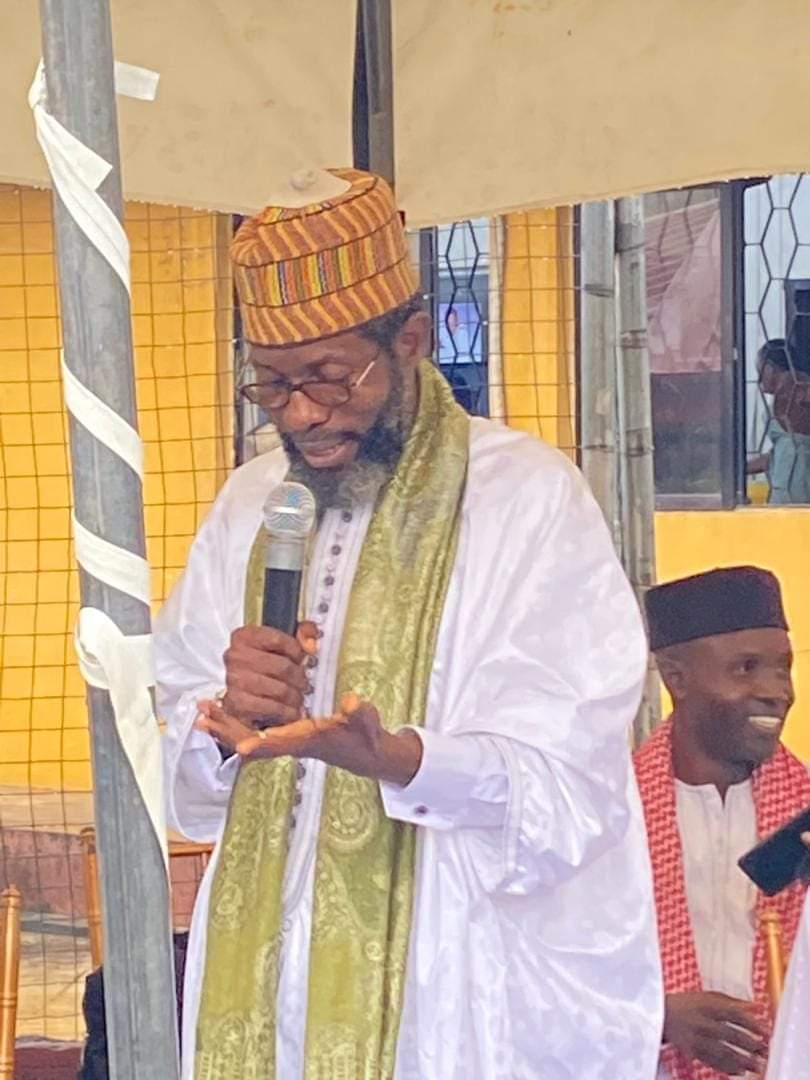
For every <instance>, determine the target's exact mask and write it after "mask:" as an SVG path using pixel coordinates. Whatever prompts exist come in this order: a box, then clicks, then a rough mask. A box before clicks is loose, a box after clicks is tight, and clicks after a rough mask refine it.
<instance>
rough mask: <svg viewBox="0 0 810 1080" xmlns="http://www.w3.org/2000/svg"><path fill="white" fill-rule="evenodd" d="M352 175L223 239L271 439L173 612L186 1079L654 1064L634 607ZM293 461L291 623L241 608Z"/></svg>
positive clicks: (388, 207)
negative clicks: (469, 401) (459, 372)
mask: <svg viewBox="0 0 810 1080" xmlns="http://www.w3.org/2000/svg"><path fill="white" fill-rule="evenodd" d="M334 176H336V177H337V178H338V179H340V180H341V181H343V182H344V187H345V191H344V193H343V194H341V195H339V196H337V197H335V198H331V199H329V200H326V201H322V202H320V203H315V204H312V205H309V206H306V207H303V208H298V209H295V210H289V209H288V210H281V209H279V208H272V207H268V208H267V209H266V210H265V211H263V212H262V214H260V215H259V216H258V217H257V218H254V219H252V220H251V221H249V222H246V223H245V225H243V227H242V229H241V231H240V233H239V234H238V235H237V238H236V240H235V241H234V246H233V250H232V259H233V264H234V274H235V278H236V285H237V289H238V292H239V296H240V301H241V306H242V315H243V323H244V332H245V336H246V338H247V340H248V341H249V342H250V343H251V364H252V367H251V373H250V374H249V376H248V377H247V385H245V386H243V391H244V393H245V394H246V396H248V397H249V398H250V399H251V400H253V401H254V402H257V403H258V404H260V405H261V406H262V407H263V408H264V409H265V411H266V412H267V413H268V414H269V416H270V418H271V419H272V420H273V422H274V423H275V424H276V426H277V427H278V430H279V432H280V434H281V436H282V440H283V443H284V448H283V449H279V450H275V451H272V452H270V453H268V454H265V455H261V456H259V457H257V458H255V459H254V460H253V461H251V462H250V463H249V464H247V465H245V466H243V467H242V468H240V469H238V470H237V471H236V472H235V473H234V474H233V476H231V478H230V480H229V481H228V483H227V484H226V485H225V487H224V489H223V490H222V492H221V493H220V495H219V497H218V499H217V500H216V502H215V504H214V506H213V508H212V510H211V512H210V514H209V516H208V518H207V520H206V521H205V523H204V524H203V526H202V528H201V529H200V532H199V534H198V536H197V538H196V540H195V542H194V545H193V547H192V550H191V554H190V557H189V562H188V567H187V569H186V572H185V574H184V575H183V577H182V579H181V581H180V582H179V584H178V585H177V587H176V589H175V590H174V592H173V594H172V596H171V597H170V599H169V601H168V602H167V604H166V606H165V607H164V609H163V611H162V613H161V614H160V616H159V618H158V622H157V627H156V643H157V658H158V678H159V704H160V709H161V713H162V715H163V717H164V718H165V720H166V721H167V724H168V735H167V739H166V764H167V770H168V791H169V815H170V820H171V822H172V824H173V825H174V826H175V827H176V828H178V829H179V830H180V831H182V832H183V833H184V834H185V835H186V836H189V837H191V838H193V839H195V840H210V841H216V843H217V847H216V851H215V853H214V857H213V858H212V860H211V862H210V864H209V867H208V870H207V873H206V876H205V879H204V881H203V883H202V886H201V888H200V893H199V897H198V900H197V905H196V909H195V912H194V918H193V924H192V930H191V941H190V947H189V956H188V961H187V968H186V982H185V995H184V1009H185V1014H184V1024H183V1029H184V1030H183V1063H184V1064H183V1077H184V1078H185V1080H192V1078H194V1080H248V1078H250V1080H265V1078H267V1080H272V1078H274V1077H275V1078H276V1080H301V1078H307V1080H309V1078H312V1080H314V1078H316V1077H317V1078H319V1080H320V1078H333V1077H334V1078H337V1077H340V1078H341V1080H343V1078H345V1080H361V1078H363V1080H366V1078H369V1080H370V1078H372V1077H373V1078H375V1080H378V1078H381V1080H539V1078H543V1080H563V1078H569V1077H570V1078H573V1077H576V1078H577V1080H650V1078H651V1077H653V1076H654V1074H655V1067H656V1061H657V1058H658V1052H659V1046H660V1035H661V1022H662V987H661V977H660V971H659V959H658V950H657V941H656V934H655V920H654V913H653V901H652V886H651V877H650V867H649V862H648V855H647V849H646V843H645V836H644V828H643V824H642V816H641V811H640V806H639V800H638V795H637V791H636V787H635V780H634V777H633V772H632V769H631V767H630V757H629V750H628V725H629V723H630V721H631V719H632V717H633V715H634V713H635V710H636V708H637V705H638V702H639V696H640V690H641V684H642V678H643V674H644V670H645V659H646V646H645V641H644V636H643V633H642V628H641V623H640V618H639V614H638V611H637V609H636V605H635V603H634V600H633V596H632V594H631V591H630V589H629V587H628V585H627V582H626V581H625V578H624V576H623V574H622V571H621V569H620V567H619V565H618V563H617V561H616V558H615V556H614V554H613V551H612V548H611V543H610V540H609V537H608V534H607V531H606V529H605V527H604V524H603V522H602V519H601V516H600V513H599V511H598V509H597V507H596V505H595V503H594V501H593V499H592V498H591V496H590V494H589V493H588V491H587V489H586V487H585V485H584V483H583V481H582V479H581V477H580V476H579V474H578V473H577V471H576V470H575V469H574V468H573V467H572V466H571V465H570V464H569V463H568V462H567V461H566V459H565V458H564V457H563V456H562V455H560V454H559V453H557V452H556V451H555V450H552V449H550V448H549V447H547V446H545V445H544V444H543V443H541V442H539V441H537V440H536V439H533V438H531V437H529V436H527V435H523V434H520V433H518V432H516V431H510V430H508V429H506V428H503V427H501V426H500V425H497V424H493V423H490V422H488V421H485V420H480V419H473V420H470V419H469V417H467V416H466V414H465V413H463V411H462V410H461V409H460V408H459V407H458V406H457V405H456V404H455V402H454V401H453V399H452V396H451V394H450V392H449V390H448V388H447V386H446V384H445V383H444V381H443V380H442V379H441V377H440V376H439V375H438V373H437V372H436V371H435V369H434V368H432V366H431V365H430V364H427V363H424V362H422V363H420V358H421V357H423V356H426V355H428V354H429V351H430V350H429V334H430V325H429V320H428V318H427V316H426V315H425V314H423V313H422V312H421V311H420V310H419V305H418V303H417V302H415V300H414V295H415V293H416V291H417V285H416V282H415V280H414V278H413V276H412V271H411V269H410V267H409V263H408V252H407V247H406V243H405V238H404V234H403V230H402V226H401V222H400V218H399V216H398V214H397V212H396V209H395V207H394V204H393V200H392V196H391V193H390V191H389V189H388V188H387V186H386V185H385V184H384V182H383V181H381V180H379V179H378V178H377V177H374V176H371V175H369V174H365V173H360V172H357V171H354V170H342V171H339V172H336V173H335V174H334ZM285 478H288V479H294V480H298V481H300V482H303V483H305V484H307V485H308V486H309V487H310V489H311V490H312V491H313V492H314V494H315V496H316V498H317V501H318V506H319V517H318V525H317V532H316V534H315V537H314V541H313V543H312V545H311V550H310V554H309V561H308V567H307V573H306V582H305V588H304V594H305V595H304V598H303V604H302V608H303V611H302V615H303V616H304V621H302V624H301V627H300V629H299V633H298V636H297V638H295V639H293V638H291V637H287V636H286V635H284V634H281V633H279V632H277V631H275V630H272V629H269V628H267V627H261V626H258V625H255V624H256V623H257V622H258V621H259V620H258V618H257V613H258V611H259V610H260V599H261V567H262V565H263V559H264V553H265V550H266V548H267V544H268V543H272V540H271V539H269V538H268V536H267V534H266V533H265V532H264V530H263V529H262V527H261V525H262V505H263V503H264V501H265V499H266V497H267V495H268V494H269V493H270V492H271V491H272V490H273V489H274V487H275V486H276V485H277V484H278V483H280V482H281V481H282V480H284V479H285ZM309 717H312V718H314V719H309ZM234 749H235V750H236V753H232V754H231V756H228V753H229V751H233V750H234Z"/></svg>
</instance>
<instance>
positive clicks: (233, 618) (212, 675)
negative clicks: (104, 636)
mask: <svg viewBox="0 0 810 1080" xmlns="http://www.w3.org/2000/svg"><path fill="white" fill-rule="evenodd" d="M266 458H267V459H269V465H268V460H263V459H261V458H257V459H254V461H253V462H251V463H250V464H249V465H247V466H243V467H242V468H241V469H238V470H236V472H234V473H233V474H232V475H231V477H230V478H229V480H228V482H227V483H226V484H225V486H224V487H223V489H222V491H221V492H220V494H219V496H218V498H217V500H216V501H215V503H214V505H213V506H212V508H211V510H210V512H209V514H208V516H207V518H206V519H205V521H204V522H203V524H202V526H201V527H200V529H199V531H198V533H197V536H196V537H195V539H194V542H193V544H192V546H191V550H190V552H189V558H188V562H187V564H186V569H185V571H184V572H183V575H182V576H181V578H180V580H179V581H178V582H177V584H176V585H175V587H174V589H173V590H172V593H171V595H170V597H169V599H168V600H167V601H166V603H165V604H164V605H163V608H162V609H161V611H160V612H159V614H158V616H157V618H156V619H155V624H154V634H155V663H156V669H157V707H158V715H159V716H160V718H161V719H162V720H163V721H164V722H165V724H166V733H165V735H164V749H163V759H164V773H165V790H166V799H167V819H168V823H169V826H170V828H173V829H177V830H178V831H179V832H181V833H183V835H185V836H188V837H189V838H190V839H192V840H197V841H201V842H213V841H215V840H216V839H217V838H218V836H219V834H220V832H221V830H222V827H223V825H224V822H225V816H226V813H227V809H228V801H229V799H230V794H231V788H232V787H233V783H234V780H235V778H236V772H237V769H238V767H239V763H238V758H237V757H236V756H233V757H231V758H229V759H228V760H227V761H223V760H222V755H221V753H220V751H219V747H218V746H217V744H216V743H215V742H214V740H213V739H212V738H211V737H210V736H209V735H207V734H205V733H204V732H201V731H197V730H196V729H195V728H194V726H193V725H194V720H195V718H196V715H197V703H198V702H199V701H201V700H203V699H205V698H211V697H213V696H214V695H215V694H216V693H218V692H219V691H220V690H222V689H223V688H224V686H225V664H224V660H223V655H224V653H225V650H226V648H227V647H228V644H229V642H230V635H231V632H232V631H233V630H234V629H235V628H236V627H238V626H241V624H242V622H243V618H242V615H243V601H244V580H245V569H246V565H247V559H248V555H249V553H250V547H251V544H252V540H253V538H254V536H255V535H256V529H257V528H258V523H259V516H260V511H261V501H260V496H259V498H258V499H257V497H256V496H255V494H253V493H252V492H253V488H254V487H255V486H256V480H257V478H259V479H260V480H261V483H260V485H259V492H260V493H261V491H263V490H265V489H266V487H267V486H268V484H269V483H270V482H271V480H270V479H265V475H266V474H267V473H268V472H269V473H270V475H271V476H272V473H273V469H274V468H275V471H276V472H279V475H280V474H281V473H280V466H279V465H278V464H274V461H273V457H272V455H267V456H266ZM248 494H249V497H246V496H248Z"/></svg>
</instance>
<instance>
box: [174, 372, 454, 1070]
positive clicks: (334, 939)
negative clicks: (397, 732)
mask: <svg viewBox="0 0 810 1080" xmlns="http://www.w3.org/2000/svg"><path fill="white" fill-rule="evenodd" d="M468 441H469V420H468V417H467V415H466V414H465V413H464V411H463V410H462V409H461V408H460V407H459V406H458V405H457V404H456V403H455V401H454V399H453V396H452V394H451V391H450V389H449V387H448V386H447V384H446V382H445V381H444V380H443V379H442V377H441V376H440V375H439V373H438V372H437V371H436V370H435V368H434V367H433V366H432V365H431V364H429V363H427V362H425V363H423V364H422V366H421V368H420V401H419V410H418V414H417V417H416V420H415V423H414V427H413V430H412V432H411V435H410V436H409V438H408V440H407V443H406V446H405V449H404V451H403V454H402V458H401V459H400V462H399V465H398V466H397V469H396V472H395V474H394V476H393V477H392V479H391V481H390V482H389V483H388V484H387V486H386V487H385V489H384V491H383V493H382V496H381V498H380V502H379V504H378V506H377V508H376V510H375V512H374V515H373V517H372V519H371V523H370V525H369V529H368V533H367V534H366V538H365V542H364V545H363V550H362V553H361V556H360V561H359V563H358V567H357V571H356V574H355V578H354V584H353V587H352V593H351V598H350V601H349V608H348V612H347V615H346V623H345V627H344V631H343V641H342V644H341V653H340V661H339V665H338V674H337V685H336V691H335V695H336V700H339V699H340V695H341V694H342V693H344V692H346V691H348V690H354V691H355V692H356V693H358V694H359V695H360V696H361V697H362V698H364V699H366V700H368V701H372V702H373V703H374V704H375V705H376V706H377V708H378V710H379V713H380V716H381V718H382V721H383V723H384V724H385V725H386V727H387V728H389V729H391V730H394V729H397V728H399V727H401V726H402V725H404V724H423V723H424V717H425V707H426V699H427V690H428V681H429V678H430V672H431V668H432V666H433V653H434V649H435V644H436V637H437V634H438V630H439V621H440V619H441V614H442V608H443V605H444V600H445V595H446V592H447V586H448V583H449V580H450V574H451V572H452V569H453V563H454V560H455V553H456V545H457V541H458V527H459V516H460V507H461V499H462V495H463V491H464V484H465V478H466V470H467V458H468ZM266 542H267V537H266V534H265V533H264V531H263V530H261V531H260V534H259V536H258V537H257V541H256V544H255V545H254V550H253V554H252V556H251V563H252V564H253V566H254V568H260V567H261V565H262V564H263V559H262V555H263V551H264V544H265V543H266ZM260 581H261V577H260V575H259V574H258V573H251V572H249V573H248V582H247V586H246V597H245V615H246V620H253V621H255V620H256V619H257V617H258V612H259V606H260V594H261V589H260ZM294 786H295V768H294V762H293V760H292V759H291V758H279V759H277V760H275V761H254V762H249V763H247V764H245V765H243V767H242V768H241V770H240V773H239V777H238V779H237V782H236V785H235V787H234V791H233V795H232V797H231V803H230V808H229V811H228V821H227V824H226V827H225V834H224V837H223V840H222V846H221V852H220V857H219V863H218V866H217V869H216V873H215V876H214V881H213V887H212V893H211V901H210V909H209V916H208V939H207V949H206V960H205V975H204V981H203V987H202V996H201V1001H200V1011H199V1017H198V1022H197V1050H196V1057H195V1071H194V1076H195V1080H285V1078H283V1077H277V1076H276V1067H275V1049H276V991H277V986H278V959H279V946H280V936H281V883H282V877H283V874H284V864H285V859H286V853H287V842H288V832H289V821H290V814H291V811H292V806H293V794H294ZM415 848H416V836H415V829H414V827H413V826H411V825H406V824H403V823H401V822H396V821H392V820H390V819H389V818H387V817H386V815H385V812H384V810H383V806H382V801H381V798H380V792H379V787H378V785H377V784H376V783H375V782H374V781H372V780H367V779H363V778H361V777H357V776H354V775H353V774H352V773H349V772H345V771H344V770H342V769H337V768H330V769H329V770H328V772H327V778H326V786H325V790H324V800H323V808H322V811H321V822H320V831H319V835H318V849H317V861H316V869H315V895H314V908H313V916H312V939H311V952H310V969H309V1005H308V1012H307V1020H306V1048H305V1062H306V1064H305V1069H304V1075H305V1078H306V1080H338V1078H339V1080H389V1078H390V1077H392V1075H393V1069H394V1054H395V1051H396V1041H397V1032H398V1029H399V1020H400V1014H401V1010H402V999H403V989H404V977H405V964H406V960H407V954H408V937H409V931H410V922H411V907H412V899H413V883H414V866H415Z"/></svg>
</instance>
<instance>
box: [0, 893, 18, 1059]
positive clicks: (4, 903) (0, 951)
mask: <svg viewBox="0 0 810 1080" xmlns="http://www.w3.org/2000/svg"><path fill="white" fill-rule="evenodd" d="M21 902H22V901H21V898H20V893H19V890H18V889H16V888H15V887H14V886H13V885H10V886H9V887H8V888H7V889H6V890H5V891H4V892H3V894H2V896H0V1080H12V1077H13V1076H14V1042H15V1036H16V1029H17V995H18V984H19V980H20V905H21Z"/></svg>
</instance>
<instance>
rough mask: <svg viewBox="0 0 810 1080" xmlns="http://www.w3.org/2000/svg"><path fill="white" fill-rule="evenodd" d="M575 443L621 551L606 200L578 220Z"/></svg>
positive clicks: (610, 229) (610, 226)
mask: <svg viewBox="0 0 810 1080" xmlns="http://www.w3.org/2000/svg"><path fill="white" fill-rule="evenodd" d="M580 229H581V234H580V236H581V239H580V251H581V270H580V275H581V281H582V288H581V294H580V393H579V399H580V400H579V416H580V442H581V463H582V471H583V473H584V474H585V479H586V480H587V481H588V484H589V485H590V488H591V491H592V492H593V494H594V496H595V498H596V501H597V502H598V503H599V506H600V507H601V508H602V513H603V514H604V516H605V520H606V522H607V524H608V528H609V529H610V531H611V535H612V536H613V540H614V543H615V545H616V548H617V550H618V551H621V532H620V529H619V524H618V488H617V484H618V463H617V454H616V356H615V350H616V306H615V284H614V267H613V264H614V244H615V238H614V210H613V203H612V202H591V203H585V204H584V205H583V207H582V214H581V218H580Z"/></svg>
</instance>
